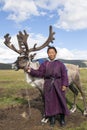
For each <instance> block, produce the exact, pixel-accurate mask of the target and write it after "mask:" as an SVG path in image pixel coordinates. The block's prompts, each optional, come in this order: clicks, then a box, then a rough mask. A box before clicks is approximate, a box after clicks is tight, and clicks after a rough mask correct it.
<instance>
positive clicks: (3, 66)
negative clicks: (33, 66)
mask: <svg viewBox="0 0 87 130" xmlns="http://www.w3.org/2000/svg"><path fill="white" fill-rule="evenodd" d="M45 60H46V58H43V59H42V58H41V59H37V60H34V61H39V62H40V64H41V63H43V62H44V61H45ZM59 60H60V61H62V62H63V63H68V64H74V65H78V66H79V67H82V68H84V67H87V60H64V59H59ZM1 69H11V64H5V63H0V70H1Z"/></svg>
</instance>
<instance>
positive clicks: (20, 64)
mask: <svg viewBox="0 0 87 130" xmlns="http://www.w3.org/2000/svg"><path fill="white" fill-rule="evenodd" d="M54 34H55V32H53V31H52V26H50V27H49V36H48V39H47V40H46V42H45V43H43V44H42V45H41V46H39V47H36V46H37V44H35V45H34V46H33V48H29V47H28V44H27V39H28V36H29V35H28V34H27V33H26V31H25V30H24V33H22V32H19V34H18V35H17V40H18V44H19V50H18V49H16V48H15V46H14V45H13V44H11V42H10V40H11V37H10V36H9V34H6V35H5V36H4V38H5V41H4V44H5V45H6V46H7V47H9V48H10V49H12V50H13V51H15V52H17V53H18V54H19V55H20V56H19V57H18V58H17V60H16V61H15V62H14V64H13V65H12V66H13V68H14V69H15V70H19V69H24V68H25V66H26V65H30V66H31V67H32V68H34V69H37V68H38V67H39V62H32V59H33V56H34V55H30V53H31V52H34V51H39V50H41V49H43V48H45V47H46V46H49V44H50V42H52V43H53V40H54V37H53V35H54ZM65 66H66V68H67V70H68V79H69V87H70V89H71V90H72V91H73V92H75V93H74V103H73V106H72V108H71V112H75V110H76V97H77V95H78V93H77V91H76V90H77V89H75V87H74V85H75V86H76V87H77V88H78V90H79V92H80V93H81V95H82V98H83V103H84V112H83V115H85V116H86V115H87V106H86V99H85V95H84V92H83V91H82V85H81V81H80V74H79V67H77V66H76V65H72V64H65ZM25 74H26V81H27V82H28V83H29V84H31V85H32V86H35V87H36V88H38V89H39V91H40V92H41V93H43V84H44V79H41V78H35V77H32V76H30V75H29V74H27V73H26V72H25Z"/></svg>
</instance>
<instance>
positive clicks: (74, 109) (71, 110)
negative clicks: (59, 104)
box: [70, 105, 76, 113]
mask: <svg viewBox="0 0 87 130" xmlns="http://www.w3.org/2000/svg"><path fill="white" fill-rule="evenodd" d="M75 111H76V105H73V106H72V108H71V109H70V112H71V113H74V112H75Z"/></svg>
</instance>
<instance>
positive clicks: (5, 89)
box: [0, 69, 87, 130]
mask: <svg viewBox="0 0 87 130" xmlns="http://www.w3.org/2000/svg"><path fill="white" fill-rule="evenodd" d="M80 75H81V81H82V86H83V91H84V93H85V95H86V101H87V69H80ZM26 88H31V86H30V85H29V84H27V83H26V81H25V75H24V72H23V71H17V72H16V71H13V70H0V108H1V109H4V108H6V107H8V106H11V105H19V104H23V103H25V102H26V99H24V98H21V97H18V93H19V92H20V90H22V89H26ZM67 98H68V99H70V101H71V102H73V94H72V92H70V91H69V93H68V94H67ZM77 100H78V101H77V102H78V107H80V108H82V110H83V102H82V99H81V95H80V93H79V96H78V99H77ZM86 129H87V121H86V122H83V123H81V125H80V127H76V128H75V129H73V128H69V129H67V130H86ZM55 130H56V129H55Z"/></svg>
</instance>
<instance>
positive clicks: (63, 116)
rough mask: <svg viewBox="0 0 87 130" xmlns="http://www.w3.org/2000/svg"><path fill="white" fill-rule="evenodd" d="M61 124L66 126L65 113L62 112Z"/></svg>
mask: <svg viewBox="0 0 87 130" xmlns="http://www.w3.org/2000/svg"><path fill="white" fill-rule="evenodd" d="M60 125H61V126H62V127H63V126H65V115H64V114H60Z"/></svg>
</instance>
